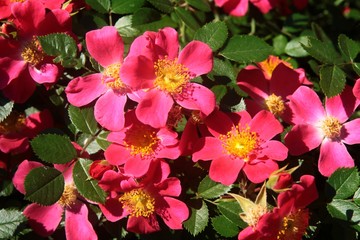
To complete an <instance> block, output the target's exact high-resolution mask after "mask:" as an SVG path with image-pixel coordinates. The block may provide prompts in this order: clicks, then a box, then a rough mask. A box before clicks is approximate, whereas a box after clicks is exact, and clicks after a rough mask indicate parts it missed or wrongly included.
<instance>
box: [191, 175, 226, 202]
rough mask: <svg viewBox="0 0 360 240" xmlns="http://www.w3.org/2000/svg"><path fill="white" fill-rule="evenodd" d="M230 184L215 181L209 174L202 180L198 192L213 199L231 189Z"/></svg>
mask: <svg viewBox="0 0 360 240" xmlns="http://www.w3.org/2000/svg"><path fill="white" fill-rule="evenodd" d="M231 187H232V186H231V185H230V186H226V185H223V184H221V183H217V182H214V181H213V180H211V179H210V177H209V176H208V175H207V176H206V177H204V179H203V180H201V182H200V184H199V187H198V194H199V196H201V197H203V198H206V199H212V198H217V197H220V196H221V195H223V194H225V193H227V192H229V191H230V189H231Z"/></svg>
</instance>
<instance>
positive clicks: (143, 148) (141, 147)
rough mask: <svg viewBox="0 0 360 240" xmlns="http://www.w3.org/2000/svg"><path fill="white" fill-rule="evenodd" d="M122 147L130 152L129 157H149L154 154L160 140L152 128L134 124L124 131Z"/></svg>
mask: <svg viewBox="0 0 360 240" xmlns="http://www.w3.org/2000/svg"><path fill="white" fill-rule="evenodd" d="M125 134H126V136H125V138H124V145H125V146H126V148H128V149H129V150H130V154H131V155H133V156H134V155H137V154H139V155H140V156H141V157H143V158H144V157H149V156H151V155H153V154H154V153H155V150H156V149H157V147H158V146H159V141H160V139H159V138H158V137H157V136H156V131H155V129H154V128H152V127H150V126H148V125H145V124H134V125H133V126H131V127H130V128H129V129H128V130H127V131H126V133H125Z"/></svg>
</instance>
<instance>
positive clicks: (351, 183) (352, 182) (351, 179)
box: [327, 167, 360, 199]
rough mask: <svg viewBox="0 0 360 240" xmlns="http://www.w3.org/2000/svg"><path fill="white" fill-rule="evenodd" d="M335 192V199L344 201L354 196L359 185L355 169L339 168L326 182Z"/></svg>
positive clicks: (359, 181)
mask: <svg viewBox="0 0 360 240" xmlns="http://www.w3.org/2000/svg"><path fill="white" fill-rule="evenodd" d="M327 182H328V183H329V185H330V186H331V187H332V188H333V189H334V190H335V192H336V194H335V196H334V198H336V199H346V198H348V197H350V196H352V195H354V193H355V191H356V190H357V189H358V187H359V185H360V176H359V172H358V171H357V168H356V167H354V168H339V169H337V170H336V171H335V172H334V173H333V174H332V175H331V176H330V177H329V179H328V180H327Z"/></svg>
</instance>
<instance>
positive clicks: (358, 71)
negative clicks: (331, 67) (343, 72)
mask: <svg viewBox="0 0 360 240" xmlns="http://www.w3.org/2000/svg"><path fill="white" fill-rule="evenodd" d="M352 68H353V70H354V71H355V72H356V74H357V75H359V76H360V63H353V64H352Z"/></svg>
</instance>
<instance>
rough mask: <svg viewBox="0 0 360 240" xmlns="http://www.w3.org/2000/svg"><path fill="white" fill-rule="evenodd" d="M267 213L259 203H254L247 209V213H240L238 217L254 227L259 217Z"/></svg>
mask: <svg viewBox="0 0 360 240" xmlns="http://www.w3.org/2000/svg"><path fill="white" fill-rule="evenodd" d="M265 213H267V209H266V207H263V206H261V205H259V204H257V205H255V206H254V207H253V208H251V209H249V211H248V212H247V214H244V213H242V214H240V217H241V218H242V220H244V222H246V223H247V224H248V225H249V226H251V227H252V228H255V227H256V225H257V223H258V221H259V219H260V217H261V216H262V215H264V214H265Z"/></svg>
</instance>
